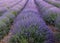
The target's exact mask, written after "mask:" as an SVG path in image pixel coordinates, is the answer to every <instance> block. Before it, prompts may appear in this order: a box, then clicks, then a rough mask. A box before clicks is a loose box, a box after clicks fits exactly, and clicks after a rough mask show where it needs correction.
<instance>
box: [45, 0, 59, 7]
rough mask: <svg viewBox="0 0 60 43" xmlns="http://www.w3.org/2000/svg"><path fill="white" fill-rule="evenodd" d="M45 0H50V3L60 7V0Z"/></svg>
mask: <svg viewBox="0 0 60 43" xmlns="http://www.w3.org/2000/svg"><path fill="white" fill-rule="evenodd" d="M44 1H46V2H48V3H50V4H52V5H54V6H56V7H58V8H60V1H57V0H44Z"/></svg>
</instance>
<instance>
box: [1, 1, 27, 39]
mask: <svg viewBox="0 0 60 43" xmlns="http://www.w3.org/2000/svg"><path fill="white" fill-rule="evenodd" d="M23 2H24V3H23ZM21 3H23V5H22V4H21ZM21 3H20V2H19V3H18V4H16V5H17V6H16V5H15V6H14V8H13V7H12V9H8V11H6V12H5V13H4V14H3V15H2V16H1V17H0V40H1V39H2V38H3V37H4V36H5V35H7V34H8V33H9V30H10V26H11V24H12V23H13V20H14V19H15V17H16V16H17V15H18V13H20V12H21V10H22V9H23V8H24V6H25V4H26V3H27V0H25V1H22V2H21ZM18 5H19V6H20V5H21V6H20V8H19V6H18ZM16 7H17V9H16Z"/></svg>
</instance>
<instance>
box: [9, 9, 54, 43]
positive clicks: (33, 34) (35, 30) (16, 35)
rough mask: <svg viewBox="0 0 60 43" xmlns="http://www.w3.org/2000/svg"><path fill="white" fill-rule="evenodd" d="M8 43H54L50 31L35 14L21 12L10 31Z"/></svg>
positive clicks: (32, 12)
mask: <svg viewBox="0 0 60 43" xmlns="http://www.w3.org/2000/svg"><path fill="white" fill-rule="evenodd" d="M10 33H12V35H13V36H12V37H11V39H10V43H23V42H24V43H29V42H30V43H54V37H53V33H52V31H51V30H50V29H49V28H48V27H47V25H46V24H45V22H44V21H43V19H42V18H41V17H40V15H39V14H38V13H37V12H34V11H31V10H29V11H22V12H21V13H20V14H19V15H18V16H17V18H16V20H15V21H14V24H13V28H12V29H11V30H10Z"/></svg>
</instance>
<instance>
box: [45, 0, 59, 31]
mask: <svg viewBox="0 0 60 43" xmlns="http://www.w3.org/2000/svg"><path fill="white" fill-rule="evenodd" d="M44 1H46V2H48V3H50V4H52V5H55V6H57V7H58V8H59V7H60V1H58V0H44ZM59 10H60V9H59ZM59 12H60V11H59ZM59 18H60V14H59V15H57V18H56V20H55V22H54V23H55V26H56V27H57V28H58V30H59V31H60V19H59Z"/></svg>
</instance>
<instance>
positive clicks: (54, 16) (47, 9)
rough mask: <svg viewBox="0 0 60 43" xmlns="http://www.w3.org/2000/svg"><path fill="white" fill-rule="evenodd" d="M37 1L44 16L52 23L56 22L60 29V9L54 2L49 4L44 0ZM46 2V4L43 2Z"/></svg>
mask: <svg viewBox="0 0 60 43" xmlns="http://www.w3.org/2000/svg"><path fill="white" fill-rule="evenodd" d="M35 3H36V5H37V7H38V9H39V11H40V12H41V14H42V15H41V16H42V18H43V19H44V20H45V21H47V22H49V23H51V24H54V25H55V26H56V27H57V28H58V30H59V29H60V19H59V18H60V9H59V8H57V7H55V6H53V5H52V4H49V3H47V2H45V1H44V0H35ZM43 3H44V4H43Z"/></svg>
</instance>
